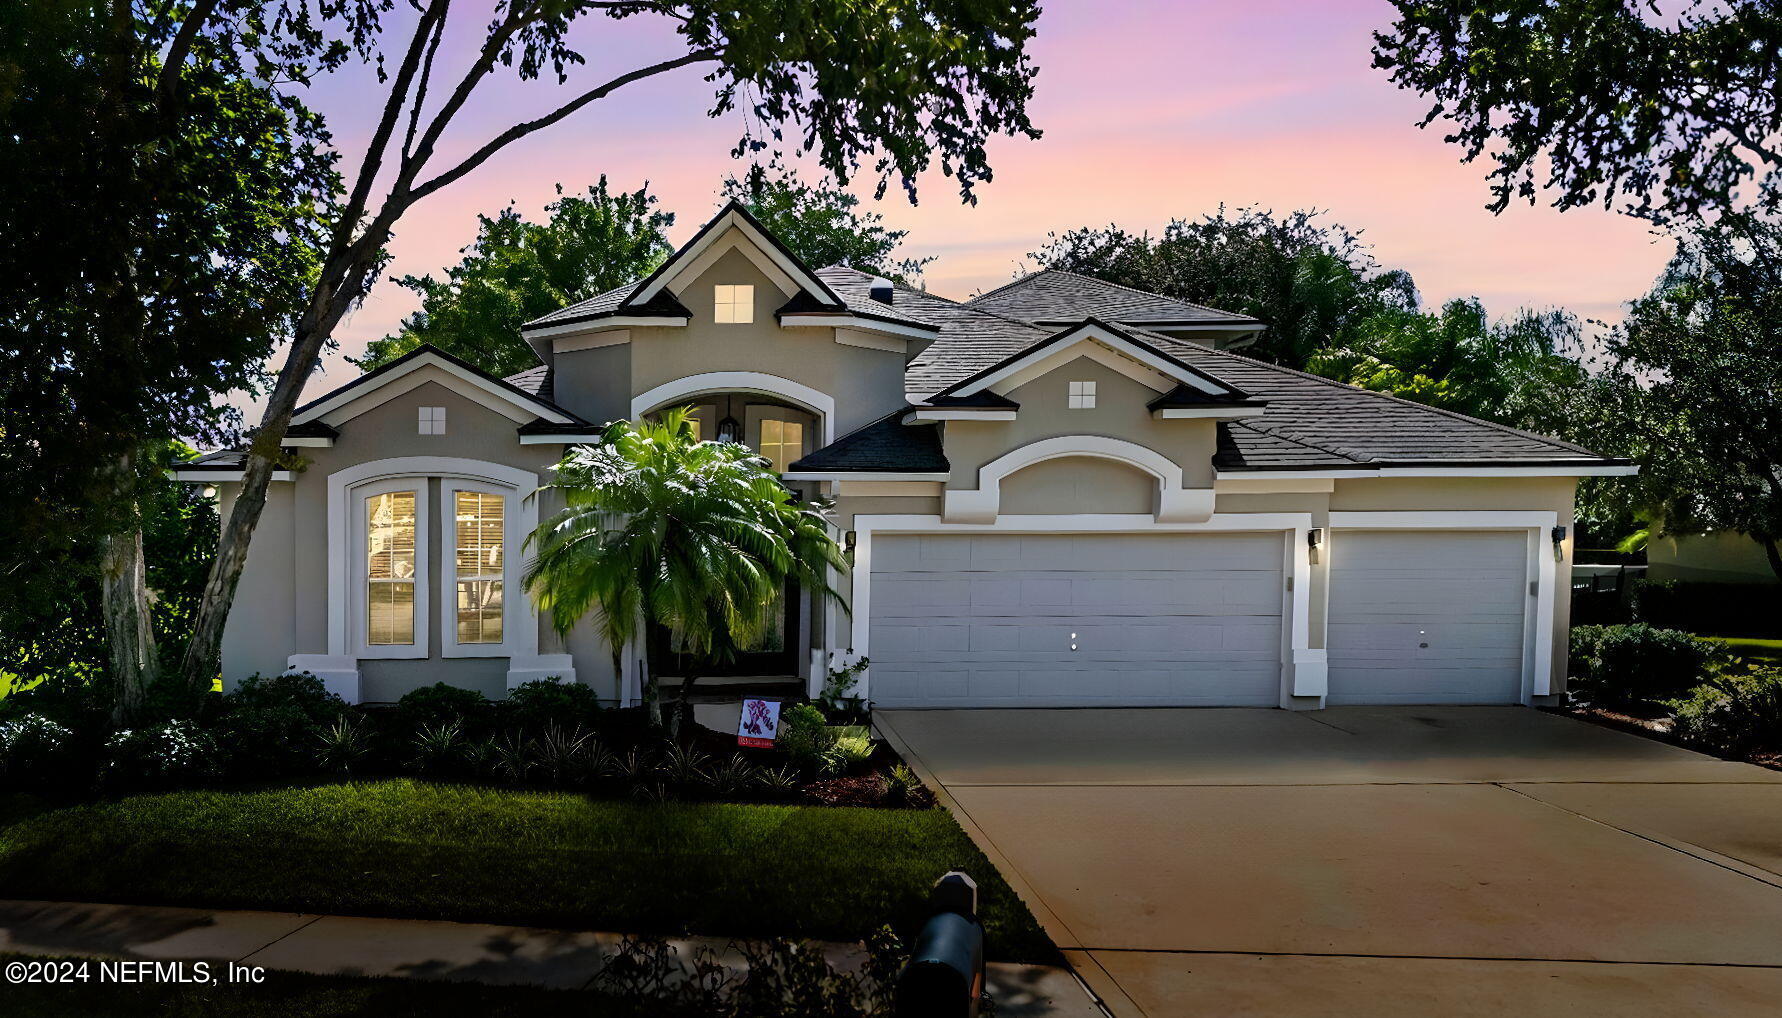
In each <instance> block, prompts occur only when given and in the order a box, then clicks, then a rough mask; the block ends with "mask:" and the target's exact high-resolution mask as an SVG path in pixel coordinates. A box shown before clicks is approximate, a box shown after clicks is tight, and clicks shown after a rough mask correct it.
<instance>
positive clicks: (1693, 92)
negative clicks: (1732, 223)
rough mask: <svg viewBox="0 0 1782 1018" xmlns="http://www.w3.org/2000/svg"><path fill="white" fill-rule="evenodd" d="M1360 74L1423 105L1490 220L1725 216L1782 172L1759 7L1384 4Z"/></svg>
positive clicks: (1766, 13)
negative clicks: (1471, 170) (1480, 162)
mask: <svg viewBox="0 0 1782 1018" xmlns="http://www.w3.org/2000/svg"><path fill="white" fill-rule="evenodd" d="M1394 6H1395V7H1397V9H1398V17H1397V20H1396V21H1394V22H1393V24H1392V26H1391V27H1390V28H1388V29H1387V30H1386V31H1384V32H1379V33H1376V34H1375V36H1374V66H1375V67H1379V68H1384V69H1386V70H1388V71H1390V72H1391V75H1392V81H1393V83H1394V84H1396V85H1398V86H1399V87H1400V88H1405V89H1411V90H1414V91H1416V92H1419V93H1421V94H1422V95H1424V96H1427V97H1430V98H1431V99H1432V100H1433V103H1432V105H1431V106H1430V109H1429V112H1428V114H1427V115H1426V116H1425V118H1424V120H1423V126H1428V125H1429V124H1431V123H1433V122H1435V121H1436V120H1437V119H1441V120H1443V121H1444V123H1445V125H1446V126H1445V129H1447V130H1450V131H1451V133H1450V134H1449V136H1448V140H1449V141H1452V142H1457V143H1459V144H1460V145H1461V146H1462V147H1463V149H1464V152H1465V156H1464V158H1465V159H1466V160H1467V161H1471V160H1473V159H1476V158H1479V157H1481V156H1484V157H1486V158H1487V159H1488V160H1490V161H1491V162H1492V163H1494V164H1495V169H1493V170H1492V171H1491V173H1490V174H1489V175H1488V179H1489V180H1490V181H1491V192H1492V195H1493V200H1492V202H1491V205H1490V208H1491V209H1492V211H1494V212H1501V211H1503V209H1504V208H1506V207H1507V206H1508V205H1509V203H1510V202H1511V201H1512V200H1513V199H1518V198H1520V199H1527V200H1528V201H1529V202H1530V203H1533V202H1534V200H1535V197H1536V195H1537V194H1538V193H1540V192H1541V191H1542V190H1543V189H1544V190H1545V191H1547V192H1549V193H1550V194H1551V196H1552V203H1553V204H1554V205H1555V206H1557V207H1558V208H1561V209H1567V208H1576V207H1582V206H1587V205H1593V204H1599V203H1600V204H1601V205H1603V206H1604V207H1605V208H1609V207H1613V206H1614V204H1615V203H1616V202H1617V201H1621V200H1625V201H1626V205H1625V206H1624V208H1625V209H1626V211H1628V212H1631V213H1633V214H1635V215H1642V216H1650V217H1653V218H1659V219H1662V218H1669V217H1674V216H1682V217H1690V216H1695V215H1698V214H1702V215H1707V214H1710V213H1713V212H1716V211H1720V210H1723V209H1726V208H1728V207H1729V206H1731V205H1732V204H1733V203H1734V202H1735V200H1736V198H1737V193H1738V191H1739V189H1740V187H1741V186H1742V185H1743V184H1745V183H1747V182H1749V181H1750V180H1751V179H1752V177H1753V176H1754V175H1755V174H1756V173H1757V172H1758V169H1759V168H1760V167H1762V168H1763V169H1764V170H1765V171H1766V172H1768V171H1770V170H1773V169H1775V168H1776V166H1777V165H1778V164H1782V149H1779V148H1778V147H1777V144H1776V139H1777V137H1778V136H1779V135H1782V102H1779V100H1778V96H1782V78H1779V76H1778V75H1779V74H1782V65H1779V64H1778V63H1777V61H1776V58H1775V55H1776V53H1778V52H1782V13H1779V12H1778V10H1777V8H1776V5H1775V4H1774V3H1771V2H1768V0H1726V2H1721V3H1712V4H1696V3H1690V4H1682V5H1678V6H1679V7H1680V8H1681V9H1680V10H1677V9H1674V8H1667V9H1666V10H1665V11H1664V12H1662V13H1661V12H1660V11H1659V9H1658V8H1657V6H1656V5H1653V6H1651V7H1650V8H1648V6H1647V5H1645V4H1635V3H1628V2H1625V0H1489V2H1484V3H1480V2H1478V0H1434V2H1431V0H1394Z"/></svg>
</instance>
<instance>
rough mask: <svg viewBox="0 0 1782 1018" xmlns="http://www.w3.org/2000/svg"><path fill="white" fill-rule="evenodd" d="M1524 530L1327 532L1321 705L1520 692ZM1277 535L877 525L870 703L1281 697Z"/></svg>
mask: <svg viewBox="0 0 1782 1018" xmlns="http://www.w3.org/2000/svg"><path fill="white" fill-rule="evenodd" d="M1527 540H1528V539H1527V536H1526V534H1525V533H1522V532H1516V531H1504V532H1480V531H1472V532H1466V531H1433V532H1432V531H1373V530H1344V531H1338V532H1336V533H1334V534H1333V535H1332V540H1331V541H1330V554H1331V556H1332V558H1331V561H1330V589H1329V606H1328V616H1327V618H1328V627H1327V640H1326V644H1327V648H1328V652H1329V666H1330V692H1329V702H1330V703H1332V704H1340V703H1514V702H1517V701H1518V700H1520V699H1521V689H1522V673H1523V658H1524V648H1525V642H1524V637H1523V626H1524V615H1525V612H1526V610H1527V592H1526V574H1527V555H1528V552H1527ZM1284 541H1285V537H1284V535H1283V534H1281V533H1278V532H1277V533H1268V532H1264V533H1199V534H1188V533H1150V534H1145V533H1137V534H1133V533H1125V534H1106V533H1102V534H1011V533H982V532H980V533H974V534H881V535H879V536H878V537H877V538H876V539H875V540H874V542H873V554H872V561H871V565H870V569H871V579H870V583H871V595H870V608H869V618H870V622H869V627H870V628H869V641H868V642H869V647H868V655H869V657H870V658H871V661H872V673H871V683H872V686H871V695H872V698H873V700H874V702H875V703H877V704H878V705H879V706H881V707H972V706H983V707H992V706H1009V707H1016V706H1019V707H1059V706H1165V705H1190V706H1193V705H1208V706H1210V705H1232V706H1273V705H1275V704H1277V703H1278V702H1279V699H1280V680H1281V660H1282V651H1283V640H1282V621H1281V612H1282V607H1283V599H1284V593H1285V582H1284V577H1283V574H1282V563H1283V560H1284V557H1285V553H1286V545H1285V543H1284Z"/></svg>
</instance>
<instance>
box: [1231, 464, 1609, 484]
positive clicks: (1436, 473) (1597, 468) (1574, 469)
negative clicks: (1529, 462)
mask: <svg viewBox="0 0 1782 1018" xmlns="http://www.w3.org/2000/svg"><path fill="white" fill-rule="evenodd" d="M1639 472H1640V468H1639V467H1638V466H1637V465H1634V464H1625V463H1602V462H1596V461H1591V462H1580V463H1577V464H1575V465H1551V464H1549V465H1541V466H1518V465H1516V464H1513V463H1506V464H1504V465H1503V466H1487V465H1482V464H1481V465H1475V466H1455V467H1358V468H1356V469H1353V470H1350V469H1334V470H1333V469H1324V470H1221V471H1218V473H1217V474H1216V475H1215V476H1216V479H1220V480H1231V479H1236V478H1244V477H1256V478H1261V477H1273V478H1279V479H1281V480H1304V481H1309V480H1326V479H1328V480H1333V481H1345V480H1349V479H1351V478H1357V477H1631V476H1633V475H1634V474H1637V473H1639Z"/></svg>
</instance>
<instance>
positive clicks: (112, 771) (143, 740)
mask: <svg viewBox="0 0 1782 1018" xmlns="http://www.w3.org/2000/svg"><path fill="white" fill-rule="evenodd" d="M105 751H106V766H105V783H106V785H107V786H108V787H110V788H112V789H117V790H128V791H139V790H144V789H157V788H175V787H179V786H182V785H193V784H203V783H205V782H207V781H212V780H215V779H216V778H218V777H219V776H221V775H222V773H223V765H224V756H223V752H222V750H221V748H219V747H218V746H217V742H216V739H215V738H214V737H212V735H211V734H210V733H209V732H207V731H205V730H204V729H202V728H200V727H199V726H198V724H197V722H195V721H165V722H162V723H161V724H158V725H150V726H147V727H144V728H127V729H123V730H121V731H119V732H117V733H116V734H114V735H112V737H111V738H110V739H107V740H106V743H105Z"/></svg>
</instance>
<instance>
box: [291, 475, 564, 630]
mask: <svg viewBox="0 0 1782 1018" xmlns="http://www.w3.org/2000/svg"><path fill="white" fill-rule="evenodd" d="M435 477H437V478H441V479H446V478H456V479H467V480H472V481H484V482H490V483H493V484H495V485H498V486H506V487H510V488H512V489H513V491H514V494H515V497H516V499H517V500H518V501H517V505H518V512H517V516H518V518H519V519H518V522H519V531H518V532H519V533H520V534H522V535H524V534H528V533H531V532H532V530H533V529H534V528H535V527H536V526H537V525H538V500H537V499H536V498H534V497H533V493H534V492H536V491H537V490H538V475H537V474H534V473H531V472H530V471H526V470H519V469H516V468H514V467H509V466H504V465H502V464H499V463H490V462H487V461H486V460H472V459H460V458H458V457H455V456H396V457H392V458H390V459H381V460H372V461H370V462H368V463H359V464H356V465H354V466H350V467H346V468H344V469H341V470H337V471H335V472H334V473H332V474H329V475H328V532H327V535H326V548H327V549H328V653H329V655H331V656H334V657H338V658H346V657H351V656H358V657H367V658H380V657H411V658H414V657H420V658H424V657H426V656H427V648H428V646H429V644H428V643H425V642H423V641H422V640H421V639H420V638H419V637H420V632H419V629H418V627H417V633H416V641H415V648H419V651H420V652H419V653H409V654H402V655H390V654H375V653H374V654H362V653H360V649H361V647H362V645H363V643H364V641H363V639H362V637H363V635H364V627H363V626H362V625H357V624H355V623H353V618H354V610H355V608H354V606H355V604H356V603H357V600H358V597H357V596H356V595H355V594H354V593H353V581H352V577H353V575H354V574H355V572H356V571H363V566H362V565H361V566H359V567H358V568H357V570H356V569H355V567H354V565H353V556H354V553H355V551H356V549H357V547H358V544H359V542H358V541H356V540H355V539H353V538H352V537H351V536H350V535H352V534H353V533H354V532H355V530H356V529H357V528H356V527H355V525H354V524H353V523H352V520H353V515H352V514H353V512H354V511H355V510H356V508H357V507H356V505H355V497H354V496H355V492H356V491H357V490H358V489H360V488H362V487H364V486H365V485H367V484H370V483H372V482H375V481H383V480H390V481H404V482H408V483H410V484H414V485H417V486H419V488H420V490H421V491H422V492H423V493H424V492H425V490H426V481H427V480H428V479H430V478H435ZM404 490H406V489H404ZM423 497H424V494H423ZM416 512H417V513H420V512H421V510H420V508H419V507H417V509H416ZM427 519H428V517H427V516H421V517H420V520H421V521H425V520H427ZM422 526H423V523H422V522H420V521H417V524H416V530H417V534H416V539H417V541H419V540H421V536H420V533H421V527H422ZM423 547H424V546H423ZM360 561H361V563H362V562H363V556H361V558H360ZM514 563H515V570H516V573H523V570H520V569H519V568H518V566H519V560H518V557H516V558H515V559H514ZM429 568H430V567H429V564H428V562H427V556H426V555H425V554H422V555H420V556H418V561H417V562H416V568H415V572H416V575H417V576H418V577H420V576H421V574H422V572H423V570H424V569H429ZM430 575H431V573H430V572H429V573H428V576H429V577H430ZM430 591H431V584H430V581H429V579H428V578H427V577H422V578H420V579H417V581H416V586H415V600H416V602H417V604H418V603H419V602H420V601H421V600H422V598H427V599H428V600H429V601H431V597H430ZM504 593H505V591H504ZM521 600H523V601H524V610H525V612H526V616H525V621H524V623H523V624H522V625H521V626H520V628H518V629H517V630H515V635H514V637H512V638H510V642H509V644H508V646H509V647H510V648H511V650H512V654H513V656H514V657H515V658H516V659H518V658H520V657H535V656H536V655H537V653H538V625H537V622H536V619H537V617H538V613H537V611H536V609H535V608H534V606H533V604H532V599H531V598H530V597H522V598H521ZM416 611H417V612H419V611H420V608H419V607H417V609H416ZM430 617H431V608H430V607H429V610H428V614H426V615H423V616H422V619H421V621H423V622H424V621H426V620H427V619H429V618H430ZM503 625H504V626H505V625H506V621H505V620H503ZM503 635H504V636H505V635H506V633H505V632H504V633H503ZM415 648H407V647H404V648H400V649H404V650H411V651H412V650H414V649H415ZM379 649H380V650H382V649H386V648H379Z"/></svg>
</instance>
